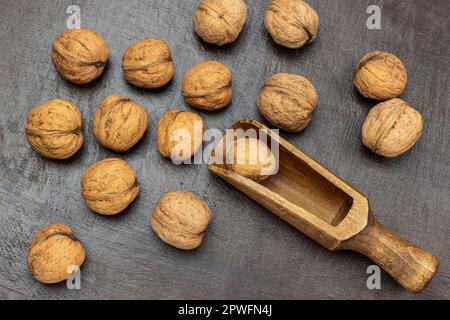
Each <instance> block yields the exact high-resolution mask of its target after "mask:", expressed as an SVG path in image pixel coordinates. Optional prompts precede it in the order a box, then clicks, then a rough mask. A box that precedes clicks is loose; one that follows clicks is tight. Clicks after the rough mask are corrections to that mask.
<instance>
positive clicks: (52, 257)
mask: <svg viewBox="0 0 450 320" xmlns="http://www.w3.org/2000/svg"><path fill="white" fill-rule="evenodd" d="M84 258H85V251H84V248H83V246H82V244H81V243H80V241H78V240H77V239H76V238H75V236H74V234H73V232H72V230H71V229H70V228H69V227H68V226H66V225H63V224H51V225H48V226H46V227H44V228H42V229H41V230H39V231H38V232H37V233H36V234H35V235H34V237H33V239H32V240H31V243H30V245H29V248H28V258H27V260H28V268H29V269H30V271H31V273H32V275H33V277H34V278H35V279H36V280H37V281H39V282H41V283H46V284H52V283H58V282H61V281H64V280H66V279H68V278H69V277H70V276H71V273H72V272H74V271H76V269H77V268H79V267H80V266H81V265H82V264H83V262H84Z"/></svg>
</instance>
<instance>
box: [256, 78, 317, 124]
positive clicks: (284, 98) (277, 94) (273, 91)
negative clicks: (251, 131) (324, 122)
mask: <svg viewBox="0 0 450 320" xmlns="http://www.w3.org/2000/svg"><path fill="white" fill-rule="evenodd" d="M317 100H318V96H317V91H316V88H315V87H314V85H313V84H312V83H311V82H310V81H309V80H308V79H306V78H304V77H302V76H299V75H296V74H289V73H278V74H275V75H273V76H271V77H270V78H269V79H268V80H267V81H266V82H265V84H264V87H263V88H262V89H261V91H260V92H259V95H258V98H257V100H256V103H257V105H258V109H259V111H260V112H261V114H262V115H263V116H264V117H265V118H266V119H267V121H269V122H270V123H271V124H273V125H274V126H276V127H278V128H281V129H283V130H285V131H288V132H300V131H302V130H303V129H305V128H306V126H307V125H308V124H309V122H310V121H311V118H312V115H313V113H314V110H315V108H316V106H317Z"/></svg>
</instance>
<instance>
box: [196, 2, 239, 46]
mask: <svg viewBox="0 0 450 320" xmlns="http://www.w3.org/2000/svg"><path fill="white" fill-rule="evenodd" d="M246 17H247V6H246V5H245V2H244V1H242V0H202V1H200V3H199V5H198V6H197V9H196V10H195V13H194V16H193V22H194V29H195V32H196V33H197V35H198V36H199V37H200V38H202V40H203V41H205V42H207V43H212V44H217V45H219V46H222V45H224V44H227V43H231V42H234V41H235V40H236V39H237V38H238V37H239V34H240V33H241V31H242V28H243V27H244V24H245V19H246Z"/></svg>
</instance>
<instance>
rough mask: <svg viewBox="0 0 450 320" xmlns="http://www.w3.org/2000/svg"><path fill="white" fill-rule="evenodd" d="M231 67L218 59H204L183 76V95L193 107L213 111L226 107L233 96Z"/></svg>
mask: <svg viewBox="0 0 450 320" xmlns="http://www.w3.org/2000/svg"><path fill="white" fill-rule="evenodd" d="M231 82H232V78H231V72H230V69H228V67H227V66H225V65H224V64H222V63H220V62H217V61H204V62H202V63H199V64H197V65H195V66H193V67H192V68H190V69H189V70H188V71H187V72H186V74H185V75H184V77H183V96H184V100H185V101H186V103H188V104H189V105H191V106H192V107H195V108H198V109H202V110H207V111H212V110H218V109H221V108H224V107H226V106H227V105H228V104H230V102H231V98H232V96H233V89H232V84H231Z"/></svg>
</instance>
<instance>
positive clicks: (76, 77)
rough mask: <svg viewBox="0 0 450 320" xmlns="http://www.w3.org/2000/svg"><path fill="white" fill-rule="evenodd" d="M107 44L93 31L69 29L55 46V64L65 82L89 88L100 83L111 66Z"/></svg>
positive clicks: (57, 40)
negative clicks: (91, 84) (99, 79)
mask: <svg viewBox="0 0 450 320" xmlns="http://www.w3.org/2000/svg"><path fill="white" fill-rule="evenodd" d="M108 56H109V51H108V46H107V44H106V42H105V40H104V39H103V38H102V37H101V36H100V35H99V34H98V33H97V32H95V31H93V30H90V29H68V30H66V31H64V32H63V33H62V34H61V35H59V36H58V38H56V40H55V41H54V42H53V46H52V61H53V64H54V65H55V68H56V70H57V71H58V72H59V74H60V75H61V77H63V78H64V79H65V80H67V81H70V82H72V83H76V84H86V83H89V82H91V81H93V80H94V79H97V78H98V77H99V76H100V75H101V74H102V73H103V70H104V69H105V66H106V63H107V62H108Z"/></svg>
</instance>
